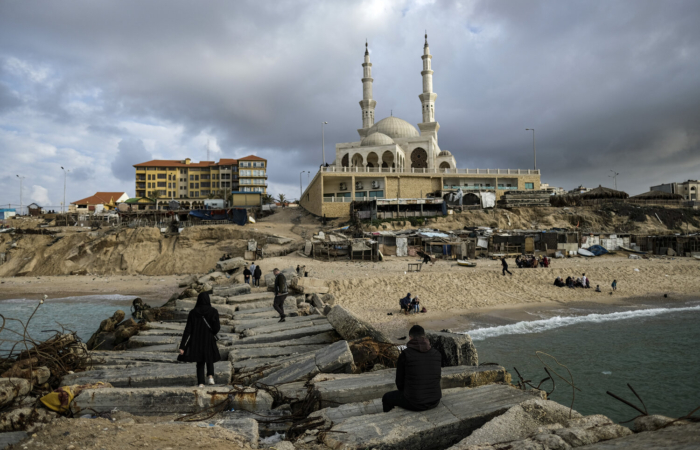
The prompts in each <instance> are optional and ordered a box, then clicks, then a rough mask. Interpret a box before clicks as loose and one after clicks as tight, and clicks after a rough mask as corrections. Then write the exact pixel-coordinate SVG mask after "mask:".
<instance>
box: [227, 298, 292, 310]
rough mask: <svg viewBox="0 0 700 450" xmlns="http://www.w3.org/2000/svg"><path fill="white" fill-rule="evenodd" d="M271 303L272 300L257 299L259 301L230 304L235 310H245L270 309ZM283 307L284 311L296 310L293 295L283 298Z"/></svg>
mask: <svg viewBox="0 0 700 450" xmlns="http://www.w3.org/2000/svg"><path fill="white" fill-rule="evenodd" d="M272 303H273V300H264V301H259V302H251V303H241V304H236V305H231V306H235V307H236V311H246V310H252V309H263V308H270V309H272ZM283 307H284V310H285V311H296V310H297V301H296V299H295V298H294V297H287V298H286V299H284V304H283Z"/></svg>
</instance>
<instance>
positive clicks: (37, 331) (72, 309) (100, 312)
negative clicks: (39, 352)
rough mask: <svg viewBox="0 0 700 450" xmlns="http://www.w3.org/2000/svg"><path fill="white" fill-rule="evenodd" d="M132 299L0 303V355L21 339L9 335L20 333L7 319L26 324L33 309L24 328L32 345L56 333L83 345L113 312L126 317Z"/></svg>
mask: <svg viewBox="0 0 700 450" xmlns="http://www.w3.org/2000/svg"><path fill="white" fill-rule="evenodd" d="M135 298H136V297H135V296H125V295H82V296H76V297H64V298H53V299H47V300H45V301H44V303H43V304H42V305H39V300H36V299H26V298H17V299H8V300H0V314H2V316H3V317H5V319H6V325H5V326H6V329H4V330H3V331H2V332H0V350H2V351H1V352H0V354H2V355H5V354H6V352H7V350H8V349H10V348H11V347H12V345H13V343H14V342H15V341H17V340H19V339H22V337H21V336H18V335H17V334H16V333H13V331H15V332H18V333H23V326H22V324H20V323H19V322H17V321H13V320H7V319H19V320H21V321H22V322H23V323H24V324H27V321H28V320H29V318H30V316H31V315H32V313H33V312H34V310H35V309H36V312H35V313H34V316H33V317H32V318H31V320H29V326H28V327H27V331H28V333H29V335H30V336H31V338H32V339H34V340H35V341H42V340H45V339H47V338H49V337H51V336H53V335H54V334H56V332H60V331H62V330H66V331H75V332H77V334H78V337H80V338H81V339H82V340H83V341H84V342H87V340H88V339H90V336H92V334H93V333H94V332H95V331H97V328H98V327H99V326H100V322H102V321H103V320H104V319H106V318H108V317H111V316H112V315H113V314H114V313H115V311H117V310H119V309H121V310H122V311H124V312H125V313H126V317H129V316H130V309H129V308H130V306H131V302H132V301H133V300H134V299H135ZM37 305H39V307H38V309H37ZM0 325H1V324H0ZM18 349H19V347H18Z"/></svg>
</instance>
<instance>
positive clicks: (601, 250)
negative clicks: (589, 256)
mask: <svg viewBox="0 0 700 450" xmlns="http://www.w3.org/2000/svg"><path fill="white" fill-rule="evenodd" d="M588 251H589V252H591V253H593V254H594V255H596V256H600V255H604V254H606V253H608V251H607V250H606V249H605V247H601V246H600V245H591V246H590V247H588Z"/></svg>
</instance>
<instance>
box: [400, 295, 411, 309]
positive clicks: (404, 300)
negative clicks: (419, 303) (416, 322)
mask: <svg viewBox="0 0 700 450" xmlns="http://www.w3.org/2000/svg"><path fill="white" fill-rule="evenodd" d="M410 304H411V293H410V292H409V293H408V294H406V296H405V297H404V298H402V299H401V300H399V306H400V307H401V311H402V312H403V313H404V314H408V307H409V306H410Z"/></svg>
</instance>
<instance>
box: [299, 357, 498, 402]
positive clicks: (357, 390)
mask: <svg viewBox="0 0 700 450" xmlns="http://www.w3.org/2000/svg"><path fill="white" fill-rule="evenodd" d="M507 381H510V376H509V374H508V372H506V370H505V369H504V368H503V367H499V366H482V367H474V366H457V367H445V368H443V369H442V379H441V386H442V389H450V388H458V387H477V386H483V385H486V384H491V383H499V382H507ZM311 382H312V383H313V386H314V391H315V393H316V394H317V396H318V397H319V398H320V400H321V405H322V406H323V407H326V406H333V405H338V404H346V403H356V402H363V401H367V400H372V399H375V398H379V399H381V398H382V396H383V395H384V394H386V393H387V392H390V391H394V390H396V369H386V370H379V371H376V372H369V373H363V374H359V375H349V374H340V375H330V376H324V377H321V376H319V377H317V378H315V379H313V380H312V381H311Z"/></svg>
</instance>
